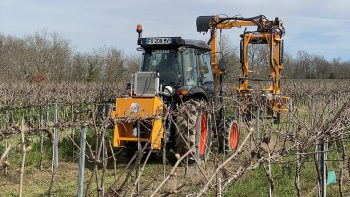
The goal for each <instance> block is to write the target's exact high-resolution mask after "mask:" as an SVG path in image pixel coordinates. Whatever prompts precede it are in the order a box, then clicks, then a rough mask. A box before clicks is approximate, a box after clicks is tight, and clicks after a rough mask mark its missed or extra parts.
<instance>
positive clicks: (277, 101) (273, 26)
mask: <svg viewBox="0 0 350 197" xmlns="http://www.w3.org/2000/svg"><path fill="white" fill-rule="evenodd" d="M248 26H256V27H257V29H256V31H246V30H245V31H244V33H243V34H242V35H241V41H240V63H241V68H242V76H241V77H240V79H239V81H240V86H239V87H238V88H237V93H238V94H239V95H240V96H241V97H243V98H248V97H249V96H250V95H251V91H252V89H251V86H250V84H249V81H251V80H255V79H254V78H252V77H251V74H252V73H253V71H252V70H250V67H249V61H248V46H249V44H265V45H267V46H268V49H269V64H270V76H269V80H268V81H270V84H269V86H268V87H266V88H265V89H263V90H262V91H263V92H264V94H265V95H268V98H269V99H268V100H269V106H270V107H271V108H272V110H273V111H277V112H278V111H284V110H287V108H286V107H285V106H286V105H285V103H286V102H287V100H288V97H281V96H280V93H281V90H280V85H281V83H280V79H281V74H280V71H281V70H282V69H283V40H282V36H283V35H284V33H285V30H284V27H283V24H282V21H281V20H279V19H278V18H275V20H268V19H267V18H266V17H265V16H263V15H259V16H256V17H252V18H243V17H226V16H225V17H222V16H199V17H197V31H198V32H208V30H209V31H210V39H209V42H208V44H210V46H211V58H212V69H213V75H214V88H215V92H218V87H219V85H220V80H219V79H220V78H221V77H222V75H223V74H224V72H225V69H224V68H223V67H222V66H220V65H219V63H218V53H219V51H218V47H217V40H218V38H217V30H218V29H231V28H234V27H237V28H241V27H248Z"/></svg>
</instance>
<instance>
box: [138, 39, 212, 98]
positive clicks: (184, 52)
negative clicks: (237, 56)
mask: <svg viewBox="0 0 350 197" xmlns="http://www.w3.org/2000/svg"><path fill="white" fill-rule="evenodd" d="M138 45H140V47H139V48H138V50H139V51H142V63H141V65H140V72H153V73H156V74H157V75H158V77H159V85H160V86H161V87H162V90H160V91H163V90H164V88H165V89H166V91H168V89H172V90H178V91H174V92H177V93H187V94H184V95H183V96H185V97H186V98H187V97H188V96H190V97H192V96H194V95H193V94H196V95H195V96H198V97H203V98H207V97H208V94H210V95H211V94H213V91H214V86H213V74H212V71H211V62H210V47H209V46H208V45H207V44H206V43H205V42H204V41H199V40H188V39H182V38H181V37H157V38H139V39H138ZM168 92H169V91H168ZM169 93H171V92H169Z"/></svg>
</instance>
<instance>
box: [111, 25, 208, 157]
mask: <svg viewBox="0 0 350 197" xmlns="http://www.w3.org/2000/svg"><path fill="white" fill-rule="evenodd" d="M137 32H138V33H139V38H138V45H139V47H138V48H137V50H138V51H140V52H142V63H141V65H140V69H139V72H137V73H135V74H134V75H133V76H132V79H131V82H130V88H129V89H130V90H129V93H128V96H126V97H125V98H117V99H116V106H115V110H114V111H113V112H112V117H113V119H114V123H115V126H114V147H118V148H126V149H136V148H140V147H143V146H145V145H146V146H147V147H148V148H151V149H152V150H154V151H159V150H161V149H162V148H168V149H172V150H173V151H174V152H175V153H177V154H179V155H182V154H184V153H185V152H187V151H189V150H193V152H194V153H196V154H195V155H196V157H198V158H204V157H206V155H207V153H208V150H209V148H210V146H211V140H212V135H213V133H212V128H211V125H212V121H213V119H212V115H211V113H210V110H209V107H208V106H209V105H210V104H211V103H212V98H213V96H214V83H213V73H212V71H211V61H210V53H211V49H210V47H209V46H208V45H207V44H206V43H205V42H204V41H199V40H190V39H183V38H181V37H150V38H143V37H142V36H141V33H142V26H141V25H138V26H137Z"/></svg>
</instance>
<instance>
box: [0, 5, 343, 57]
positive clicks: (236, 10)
mask: <svg viewBox="0 0 350 197" xmlns="http://www.w3.org/2000/svg"><path fill="white" fill-rule="evenodd" d="M349 12H350V0H265V1H263V0H243V1H242V0H240V1H235V0H211V1H209V0H196V1H194V0H192V1H190V0H138V1H136V0H100V1H97V0H95V1H92V0H74V1H73V0H56V1H53V0H51V1H49V0H36V1H34V0H0V33H4V34H10V35H15V36H18V37H22V36H24V35H29V34H33V33H34V32H37V31H40V30H42V29H48V30H50V31H55V32H57V33H59V34H61V35H62V36H63V37H64V38H66V39H69V40H70V43H71V46H72V47H73V49H74V50H75V51H91V50H92V49H93V48H98V47H102V46H107V47H109V46H113V47H117V48H118V49H121V50H124V51H125V53H126V54H132V53H136V51H135V49H136V47H137V45H136V39H137V33H136V32H135V28H136V25H137V24H138V23H141V24H142V25H143V28H144V32H143V36H144V37H147V36H182V37H184V38H193V39H203V40H207V39H208V36H203V35H201V34H199V33H197V32H196V24H195V21H196V17H197V16H200V15H217V14H227V15H229V16H233V15H242V16H244V17H251V16H256V15H259V14H263V15H265V16H267V17H268V18H269V19H274V17H276V16H278V17H279V18H280V19H282V20H283V22H284V26H285V28H286V35H285V37H284V39H285V50H286V51H287V52H288V53H290V54H291V55H293V56H295V55H296V52H297V51H298V50H304V51H307V52H308V53H312V54H318V55H323V56H324V57H326V58H327V59H329V60H331V59H332V58H336V57H340V58H341V59H342V60H350V15H349ZM242 31H243V29H233V30H226V31H225V34H226V35H228V36H229V37H230V40H231V42H232V44H233V45H234V46H238V43H239V37H238V36H239V34H240V33H241V32H242Z"/></svg>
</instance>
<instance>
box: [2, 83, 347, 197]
mask: <svg viewBox="0 0 350 197" xmlns="http://www.w3.org/2000/svg"><path fill="white" fill-rule="evenodd" d="M284 84H285V85H284V87H285V89H284V92H285V94H287V95H289V96H290V97H291V98H292V102H291V105H290V108H289V109H290V110H289V111H288V112H286V113H284V114H283V115H282V119H281V122H280V124H274V121H273V120H272V119H270V118H269V117H266V116H265V113H264V111H265V110H266V107H265V104H264V103H263V102H261V99H260V96H259V94H256V96H255V97H254V99H253V100H252V101H251V102H252V104H253V106H255V107H254V108H251V109H249V110H251V113H250V115H251V117H249V118H247V117H242V116H241V114H240V111H241V110H240V108H241V107H242V106H243V104H241V103H240V101H239V100H237V99H236V98H235V97H233V96H232V95H233V92H234V87H233V86H232V87H231V86H225V87H224V94H223V95H224V97H223V102H221V103H220V104H218V103H210V104H209V105H206V106H201V107H202V108H203V110H206V111H215V110H220V109H222V108H223V109H225V110H226V111H227V116H235V117H236V119H237V121H238V125H239V129H240V136H239V144H238V148H237V150H236V151H235V152H225V153H224V154H219V150H218V142H217V135H216V134H215V131H216V130H217V129H216V128H217V127H218V125H213V128H212V130H213V141H212V143H211V147H210V148H209V152H208V157H207V158H206V159H200V158H195V160H194V161H190V160H189V159H188V158H189V157H187V156H189V155H194V152H193V150H191V149H190V151H188V152H186V153H185V154H183V155H180V156H174V154H173V153H172V152H171V151H166V149H164V150H163V151H161V152H158V153H154V152H153V151H152V149H146V147H147V143H146V144H145V145H144V146H142V147H140V148H139V150H136V151H135V152H132V151H128V150H123V149H114V148H113V147H112V144H113V143H112V142H113V130H112V129H111V127H110V125H111V123H113V122H114V121H115V120H113V119H111V118H110V117H109V116H105V115H102V116H100V115H99V113H98V110H99V109H101V106H105V105H102V104H106V103H111V102H112V103H113V102H114V100H115V98H116V97H117V96H119V97H120V96H122V95H124V93H125V90H126V89H125V87H124V85H123V84H102V83H95V84H92V83H90V84H86V83H85V84H84V83H59V84H53V83H52V84H50V83H43V84H27V83H26V84H24V83H23V84H20V83H15V84H1V85H0V92H1V94H0V102H1V104H0V112H1V113H0V124H1V125H0V155H1V160H0V170H1V171H0V173H1V174H2V175H1V176H0V188H1V193H2V195H4V196H18V195H23V196H45V195H50V196H75V195H76V194H77V192H83V194H84V195H85V196H135V195H138V196H185V195H187V196H215V195H223V196H268V195H269V194H273V195H276V196H317V195H318V192H319V191H322V190H321V188H322V186H323V185H324V184H325V183H324V181H327V183H326V188H327V193H328V194H330V195H331V196H349V195H350V184H349V183H350V157H349V156H350V151H349V145H350V143H349V137H350V102H349V101H350V81H349V80H286V81H285V82H284ZM256 85H259V84H256ZM225 95H227V96H225ZM188 110H190V109H188ZM173 113H175V112H172V111H167V112H166V114H165V115H164V116H167V117H168V118H169V119H171V118H172V115H173ZM183 113H184V116H186V113H187V112H186V110H185V111H184V112H183ZM248 119H249V120H248ZM187 146H188V144H187ZM84 163H85V164H84ZM82 165H83V166H85V167H83V166H82ZM325 175H326V177H324V176H325ZM333 179H334V180H333ZM253 188H254V189H253Z"/></svg>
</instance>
